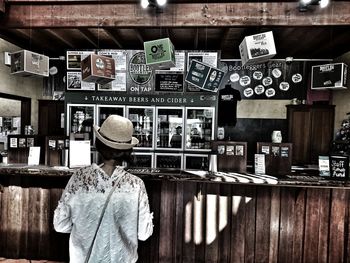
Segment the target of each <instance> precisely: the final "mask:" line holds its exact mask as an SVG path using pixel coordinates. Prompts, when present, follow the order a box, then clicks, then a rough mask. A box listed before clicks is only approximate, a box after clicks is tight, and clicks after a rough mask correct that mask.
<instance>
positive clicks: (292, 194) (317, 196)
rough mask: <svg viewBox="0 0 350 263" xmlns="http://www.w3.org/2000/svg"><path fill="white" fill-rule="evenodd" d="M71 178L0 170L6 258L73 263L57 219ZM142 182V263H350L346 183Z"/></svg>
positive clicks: (1, 247)
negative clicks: (149, 231)
mask: <svg viewBox="0 0 350 263" xmlns="http://www.w3.org/2000/svg"><path fill="white" fill-rule="evenodd" d="M33 169H36V170H33ZM45 173H47V174H45ZM71 173H72V171H70V170H67V171H56V172H55V170H54V169H49V168H44V167H40V168H33V167H27V168H23V167H22V168H19V167H0V184H1V189H0V204H1V206H0V209H1V213H0V257H7V258H30V259H50V260H58V261H64V260H66V261H68V235H67V234H60V233H56V232H55V231H54V230H53V226H52V217H53V211H54V209H55V208H56V205H57V201H58V199H59V198H60V196H61V193H62V190H63V188H64V186H65V184H66V183H67V181H68V179H69V176H70V175H71ZM140 177H142V178H143V179H144V181H145V184H146V188H147V191H148V194H149V199H150V205H151V210H152V211H153V212H154V226H155V228H154V233H153V235H152V237H151V238H149V240H147V241H146V242H140V247H139V258H140V260H139V262H142V263H144V262H145V263H148V262H149V263H156V262H238V263H241V262H242V263H246V262H258V263H263V262H283V263H289V262H305V263H313V262H329V263H332V262H350V259H349V257H348V255H349V252H350V251H349V250H350V236H349V228H350V220H348V218H349V214H350V213H349V212H350V211H349V200H350V198H349V197H350V187H348V184H347V183H345V184H344V183H343V182H327V181H325V182H321V183H320V182H311V183H310V182H308V183H306V182H304V183H303V182H300V181H299V182H295V184H294V185H293V184H292V182H293V180H291V179H290V180H286V181H285V182H283V180H280V181H278V184H276V185H270V184H254V183H245V184H243V183H228V182H217V181H213V180H215V178H210V179H202V178H195V177H193V176H189V175H188V174H186V173H180V174H178V173H163V172H158V173H157V172H155V173H150V174H147V173H144V175H141V176H140Z"/></svg>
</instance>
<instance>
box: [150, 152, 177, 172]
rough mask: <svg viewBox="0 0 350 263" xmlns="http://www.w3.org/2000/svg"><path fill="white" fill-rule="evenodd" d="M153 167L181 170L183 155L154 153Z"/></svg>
mask: <svg viewBox="0 0 350 263" xmlns="http://www.w3.org/2000/svg"><path fill="white" fill-rule="evenodd" d="M154 157H155V158H154V159H155V160H154V167H155V168H166V169H182V168H183V155H182V154H181V153H155V154H154Z"/></svg>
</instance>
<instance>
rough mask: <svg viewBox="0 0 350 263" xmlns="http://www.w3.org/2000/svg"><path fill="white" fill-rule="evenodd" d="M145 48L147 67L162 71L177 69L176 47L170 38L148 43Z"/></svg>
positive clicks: (144, 44)
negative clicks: (150, 66)
mask: <svg viewBox="0 0 350 263" xmlns="http://www.w3.org/2000/svg"><path fill="white" fill-rule="evenodd" d="M143 46H144V50H145V54H146V64H147V65H152V66H154V67H156V68H161V69H166V68H171V67H175V65H176V64H175V50H174V45H173V44H172V43H171V41H170V39H169V38H162V39H157V40H152V41H147V42H144V43H143Z"/></svg>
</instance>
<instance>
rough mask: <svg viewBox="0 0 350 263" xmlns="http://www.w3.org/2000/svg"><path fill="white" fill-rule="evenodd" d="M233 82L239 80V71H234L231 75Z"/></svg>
mask: <svg viewBox="0 0 350 263" xmlns="http://www.w3.org/2000/svg"><path fill="white" fill-rule="evenodd" d="M230 80H231V82H237V81H238V80H239V75H238V73H232V74H231V76H230Z"/></svg>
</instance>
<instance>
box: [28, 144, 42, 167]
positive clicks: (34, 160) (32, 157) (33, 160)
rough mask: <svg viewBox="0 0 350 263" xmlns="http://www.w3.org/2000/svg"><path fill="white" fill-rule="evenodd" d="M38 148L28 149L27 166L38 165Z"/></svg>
mask: <svg viewBox="0 0 350 263" xmlns="http://www.w3.org/2000/svg"><path fill="white" fill-rule="evenodd" d="M39 161H40V147H39V146H35V147H29V155H28V165H39Z"/></svg>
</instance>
